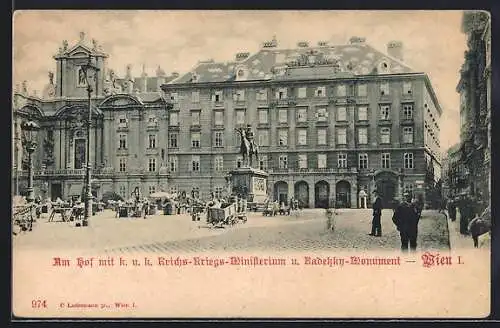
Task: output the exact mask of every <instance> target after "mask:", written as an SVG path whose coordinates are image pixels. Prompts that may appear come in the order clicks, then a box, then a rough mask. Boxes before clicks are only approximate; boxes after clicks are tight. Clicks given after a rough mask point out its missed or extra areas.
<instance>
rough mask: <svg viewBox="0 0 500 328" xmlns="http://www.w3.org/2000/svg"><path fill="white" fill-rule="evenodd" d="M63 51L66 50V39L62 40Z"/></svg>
mask: <svg viewBox="0 0 500 328" xmlns="http://www.w3.org/2000/svg"><path fill="white" fill-rule="evenodd" d="M62 50H63V51H66V50H68V40H63V49H62Z"/></svg>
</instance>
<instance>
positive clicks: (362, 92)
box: [358, 84, 368, 97]
mask: <svg viewBox="0 0 500 328" xmlns="http://www.w3.org/2000/svg"><path fill="white" fill-rule="evenodd" d="M367 95H368V88H367V86H366V84H358V96H359V97H366V96H367Z"/></svg>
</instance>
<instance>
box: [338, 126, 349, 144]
mask: <svg viewBox="0 0 500 328" xmlns="http://www.w3.org/2000/svg"><path fill="white" fill-rule="evenodd" d="M337 144H339V145H345V144H347V130H346V129H345V128H338V129H337Z"/></svg>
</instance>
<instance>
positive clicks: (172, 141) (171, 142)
mask: <svg viewBox="0 0 500 328" xmlns="http://www.w3.org/2000/svg"><path fill="white" fill-rule="evenodd" d="M168 147H169V148H177V147H178V145H177V133H170V136H169V138H168Z"/></svg>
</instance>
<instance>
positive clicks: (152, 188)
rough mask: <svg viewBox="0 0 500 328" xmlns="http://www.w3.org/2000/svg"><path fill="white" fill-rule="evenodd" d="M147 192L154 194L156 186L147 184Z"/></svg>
mask: <svg viewBox="0 0 500 328" xmlns="http://www.w3.org/2000/svg"><path fill="white" fill-rule="evenodd" d="M148 191H149V194H150V195H151V194H154V193H155V192H156V186H149V188H148Z"/></svg>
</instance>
